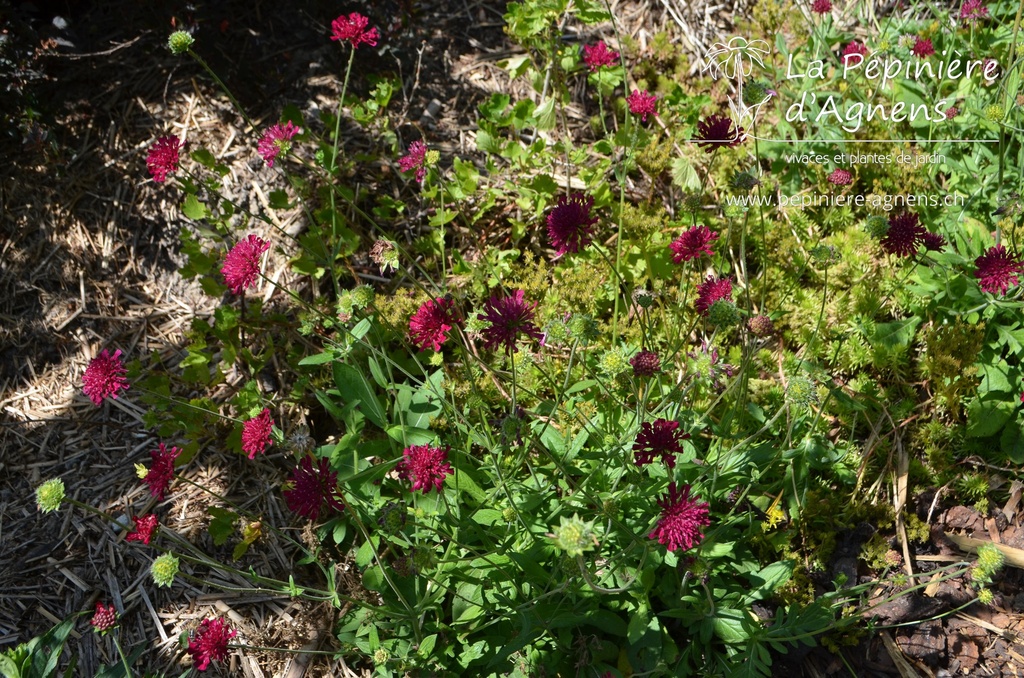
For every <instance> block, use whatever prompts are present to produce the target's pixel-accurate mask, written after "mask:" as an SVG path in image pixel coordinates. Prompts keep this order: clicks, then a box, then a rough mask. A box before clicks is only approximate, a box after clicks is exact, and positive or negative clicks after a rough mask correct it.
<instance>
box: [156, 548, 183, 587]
mask: <svg viewBox="0 0 1024 678" xmlns="http://www.w3.org/2000/svg"><path fill="white" fill-rule="evenodd" d="M179 565H180V563H179V562H178V559H177V557H175V556H174V555H173V554H171V553H164V554H163V555H161V556H159V557H158V558H157V559H156V560H154V561H153V564H152V565H150V566H149V574H150V576H152V577H153V582H154V583H156V585H157V586H163V587H164V588H171V585H172V584H173V583H174V578H175V577H176V576H178V567H179Z"/></svg>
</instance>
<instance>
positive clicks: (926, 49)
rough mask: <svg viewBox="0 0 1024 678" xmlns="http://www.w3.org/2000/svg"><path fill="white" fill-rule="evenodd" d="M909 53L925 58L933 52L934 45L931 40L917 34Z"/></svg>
mask: <svg viewBox="0 0 1024 678" xmlns="http://www.w3.org/2000/svg"><path fill="white" fill-rule="evenodd" d="M910 53H911V54H913V55H914V56H916V57H919V58H921V59H926V58H928V57H930V56H931V55H933V54H935V47H934V46H933V45H932V41H931V40H929V39H928V38H922V37H920V36H918V38H917V41H916V42H914V46H913V47H911V48H910Z"/></svg>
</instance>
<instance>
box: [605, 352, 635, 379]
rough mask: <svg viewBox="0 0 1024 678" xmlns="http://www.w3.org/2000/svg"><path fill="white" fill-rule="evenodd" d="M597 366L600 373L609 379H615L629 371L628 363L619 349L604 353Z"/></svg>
mask: <svg viewBox="0 0 1024 678" xmlns="http://www.w3.org/2000/svg"><path fill="white" fill-rule="evenodd" d="M599 366H600V368H601V371H602V372H604V373H605V374H607V375H608V376H609V377H617V376H619V375H620V374H622V373H623V372H625V371H626V370H628V369H630V365H629V361H628V360H627V359H626V356H625V355H624V354H623V353H622V349H620V348H613V349H611V350H608V351H605V352H604V355H602V356H601V361H600V363H599Z"/></svg>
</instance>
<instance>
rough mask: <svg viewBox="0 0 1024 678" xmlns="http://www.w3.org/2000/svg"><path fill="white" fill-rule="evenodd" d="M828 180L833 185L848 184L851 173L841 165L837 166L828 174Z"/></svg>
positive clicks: (850, 179)
mask: <svg viewBox="0 0 1024 678" xmlns="http://www.w3.org/2000/svg"><path fill="white" fill-rule="evenodd" d="M827 179H828V182H829V183H830V184H833V185H835V186H849V185H850V182H851V181H853V175H852V174H850V173H849V172H848V171H847V170H844V169H843V168H842V167H837V168H836V169H834V170H832V174H829V175H828V177H827Z"/></svg>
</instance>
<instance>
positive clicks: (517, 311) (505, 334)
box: [477, 290, 541, 354]
mask: <svg viewBox="0 0 1024 678" xmlns="http://www.w3.org/2000/svg"><path fill="white" fill-rule="evenodd" d="M536 308H537V303H536V302H534V303H533V304H532V305H530V304H527V303H526V302H525V301H524V300H523V291H522V290H512V293H511V294H510V295H508V296H504V295H502V294H501V293H500V292H499V293H497V294H495V295H494V296H492V297H491V298H490V299H488V300H487V303H486V304H484V310H483V312H482V313H478V314H477V318H478V319H479V320H481V321H485V322H489V323H490V327H485V328H483V329H482V330H480V334H481V335H482V336H483V339H484V346H485V347H487V348H490V349H494V348H497V347H499V346H504V347H505V351H506V352H507V353H510V354H511V353H515V352H517V351H518V350H519V349H518V348H516V339H517V338H518V337H519V335H520V334H525V335H526V336H528V337H532V338H533V339H536V340H539V339H540V338H541V333H540V330H539V329H537V326H536V325H534V324H533V312H534V310H535V309H536Z"/></svg>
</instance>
